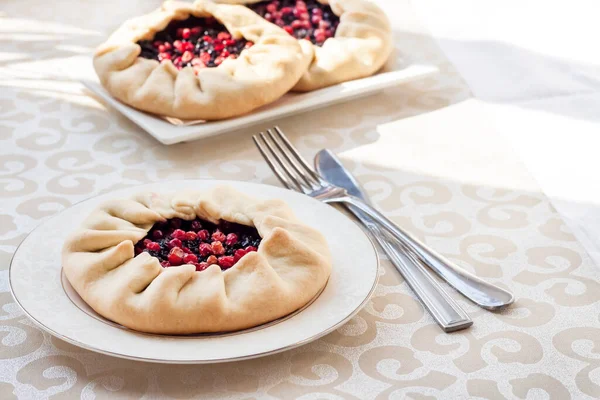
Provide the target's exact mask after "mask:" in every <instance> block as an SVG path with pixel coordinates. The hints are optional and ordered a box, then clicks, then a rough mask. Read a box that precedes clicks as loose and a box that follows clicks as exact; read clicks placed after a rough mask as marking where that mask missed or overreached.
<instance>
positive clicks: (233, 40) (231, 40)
mask: <svg viewBox="0 0 600 400" xmlns="http://www.w3.org/2000/svg"><path fill="white" fill-rule="evenodd" d="M236 43H237V41H236V40H235V39H229V40H225V46H233V45H234V44H236Z"/></svg>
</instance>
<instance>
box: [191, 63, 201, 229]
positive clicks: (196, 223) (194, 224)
mask: <svg viewBox="0 0 600 400" xmlns="http://www.w3.org/2000/svg"><path fill="white" fill-rule="evenodd" d="M194 60H197V58H194ZM194 60H192V65H193V64H194ZM191 228H192V230H193V231H194V232H198V231H199V230H200V229H202V222H200V221H198V220H196V221H192V224H191Z"/></svg>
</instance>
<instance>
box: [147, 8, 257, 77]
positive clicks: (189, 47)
mask: <svg viewBox="0 0 600 400" xmlns="http://www.w3.org/2000/svg"><path fill="white" fill-rule="evenodd" d="M137 44H139V45H140V47H141V48H142V52H141V54H140V57H144V58H149V59H151V60H158V61H159V62H161V63H162V62H167V61H168V60H171V62H172V63H173V65H174V66H175V67H176V68H177V69H182V68H184V67H187V66H191V67H192V68H193V69H194V72H195V73H196V74H197V73H198V72H199V71H200V70H201V69H202V68H207V67H208V68H211V67H217V66H219V65H221V63H222V62H223V61H225V59H227V58H237V57H238V56H239V55H240V53H241V52H242V50H244V49H247V48H249V47H252V45H254V43H253V42H250V41H247V40H246V39H244V38H241V39H235V38H233V37H232V36H231V34H230V33H229V32H228V31H227V28H225V26H223V25H222V24H220V23H219V22H218V21H217V20H216V19H214V18H198V17H193V16H190V17H189V18H188V19H185V20H180V21H171V23H170V24H169V25H168V26H167V27H166V29H165V30H163V31H160V32H158V33H156V35H154V38H153V39H152V40H140V41H139V42H138V43H137Z"/></svg>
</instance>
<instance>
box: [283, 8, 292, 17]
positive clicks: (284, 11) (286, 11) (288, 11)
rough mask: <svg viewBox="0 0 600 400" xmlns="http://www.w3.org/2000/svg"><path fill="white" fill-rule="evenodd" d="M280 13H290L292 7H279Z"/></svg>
mask: <svg viewBox="0 0 600 400" xmlns="http://www.w3.org/2000/svg"><path fill="white" fill-rule="evenodd" d="M281 13H282V14H283V15H288V14H291V13H292V7H283V8H282V9H281Z"/></svg>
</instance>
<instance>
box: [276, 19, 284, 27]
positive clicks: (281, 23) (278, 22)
mask: <svg viewBox="0 0 600 400" xmlns="http://www.w3.org/2000/svg"><path fill="white" fill-rule="evenodd" d="M275 25H277V26H284V25H285V21H284V20H282V19H281V18H278V19H276V20H275Z"/></svg>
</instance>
